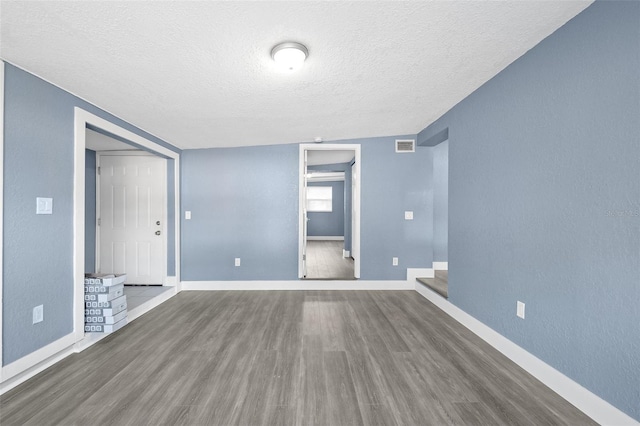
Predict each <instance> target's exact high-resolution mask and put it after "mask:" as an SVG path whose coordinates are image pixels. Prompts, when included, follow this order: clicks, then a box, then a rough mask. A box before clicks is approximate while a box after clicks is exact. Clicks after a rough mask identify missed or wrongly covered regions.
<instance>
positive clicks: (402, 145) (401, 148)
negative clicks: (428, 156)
mask: <svg viewBox="0 0 640 426" xmlns="http://www.w3.org/2000/svg"><path fill="white" fill-rule="evenodd" d="M396 152H416V141H415V139H396Z"/></svg>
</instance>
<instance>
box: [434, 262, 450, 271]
mask: <svg viewBox="0 0 640 426" xmlns="http://www.w3.org/2000/svg"><path fill="white" fill-rule="evenodd" d="M433 269H434V270H436V271H448V270H449V262H433Z"/></svg>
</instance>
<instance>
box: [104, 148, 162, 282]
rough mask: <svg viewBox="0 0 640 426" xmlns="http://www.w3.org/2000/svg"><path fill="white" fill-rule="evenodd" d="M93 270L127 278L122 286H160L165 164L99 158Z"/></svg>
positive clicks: (142, 157) (131, 157) (136, 158)
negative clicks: (95, 251) (94, 266)
mask: <svg viewBox="0 0 640 426" xmlns="http://www.w3.org/2000/svg"><path fill="white" fill-rule="evenodd" d="M98 161H99V163H98V166H99V168H98V173H99V175H98V177H97V178H98V182H99V183H98V191H99V194H98V197H99V198H98V200H99V209H98V215H97V216H98V233H97V235H98V256H96V258H97V263H98V265H96V266H97V269H96V270H97V271H98V273H102V274H110V273H116V274H121V273H126V274H127V280H126V283H127V284H157V285H162V284H163V283H164V277H165V274H166V237H165V233H166V232H165V231H166V226H165V222H166V210H167V202H166V198H167V197H166V182H167V178H166V169H167V165H166V160H164V159H162V158H159V157H156V156H153V155H99V156H98Z"/></svg>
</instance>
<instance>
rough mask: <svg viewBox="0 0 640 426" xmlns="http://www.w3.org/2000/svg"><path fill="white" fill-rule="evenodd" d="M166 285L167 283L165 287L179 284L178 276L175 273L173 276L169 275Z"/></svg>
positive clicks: (165, 281)
mask: <svg viewBox="0 0 640 426" xmlns="http://www.w3.org/2000/svg"><path fill="white" fill-rule="evenodd" d="M164 285H165V287H175V286H177V285H178V279H177V277H176V276H175V275H174V276H172V277H167V278H166V279H165V280H164Z"/></svg>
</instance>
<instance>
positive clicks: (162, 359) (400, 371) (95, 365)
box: [0, 291, 594, 426]
mask: <svg viewBox="0 0 640 426" xmlns="http://www.w3.org/2000/svg"><path fill="white" fill-rule="evenodd" d="M0 405H1V411H0V416H1V417H0V423H2V425H3V426H5V425H24V424H34V425H50V424H51V425H53V424H65V425H67V424H68V425H89V424H90V425H109V426H118V425H162V424H167V425H168V424H171V425H174V424H176V425H180V424H183V425H197V424H206V425H225V426H226V425H231V424H239V425H253V424H255V425H280V424H282V425H293V424H299V425H331V424H366V425H395V424H397V425H415V424H433V425H446V424H463V425H465V424H471V425H477V424H481V425H484V424H492V425H494V424H496V425H499V424H509V425H534V424H535V425H538V424H549V425H564V424H566V425H590V424H594V423H593V422H592V421H591V420H590V419H589V418H587V417H586V416H585V415H584V414H583V413H581V412H580V411H578V410H577V409H576V408H575V407H573V406H572V405H571V404H569V403H568V402H567V401H565V400H563V399H562V398H560V397H559V396H558V395H556V394H555V393H554V392H552V391H551V390H549V389H548V388H547V387H546V386H544V385H543V384H542V383H540V382H539V381H538V380H536V379H535V378H533V377H532V376H531V375H529V374H528V373H527V372H525V371H524V370H522V369H521V368H519V367H518V366H517V365H515V364H514V363H512V362H511V361H509V360H508V359H507V358H505V357H504V355H502V354H501V353H499V352H497V351H495V350H494V349H493V348H491V347H490V346H489V345H488V344H487V343H486V342H484V341H482V340H481V339H479V338H478V337H477V336H475V335H474V334H472V333H471V332H470V331H469V330H467V329H466V328H465V327H463V326H462V325H460V324H459V323H457V322H455V321H454V320H452V319H451V318H450V317H448V316H447V315H446V314H444V313H443V312H442V311H440V310H439V309H438V308H437V307H435V306H434V305H433V304H431V303H430V302H428V301H427V300H425V299H424V298H422V297H421V296H420V295H418V294H417V293H416V292H413V291H397V292H396V291H344V292H340V291H307V292H301V291H291V292H266V291H255V292H248V291H235V292H234V291H219V292H182V293H180V294H178V295H177V296H175V297H173V298H172V299H170V300H169V301H167V302H165V303H164V304H162V305H161V306H160V307H158V308H156V309H154V310H153V311H151V312H149V313H147V314H145V315H144V316H142V317H140V318H139V319H137V320H136V321H134V322H133V323H131V324H129V325H128V326H127V327H125V328H123V329H122V330H120V331H118V332H116V333H114V334H112V335H110V336H108V337H107V338H105V339H103V340H101V341H100V342H98V343H97V344H95V345H94V346H92V347H91V348H89V349H87V350H85V351H84V352H82V353H79V354H74V355H72V356H70V357H68V358H66V359H64V360H63V361H61V362H59V363H58V364H56V365H54V366H52V367H51V368H49V369H47V370H45V371H43V372H41V373H40V374H38V375H37V376H36V377H34V378H33V379H31V380H28V381H27V382H25V383H23V384H21V385H19V386H18V387H16V388H15V389H13V390H11V391H9V392H7V393H5V394H4V395H2V396H0Z"/></svg>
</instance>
